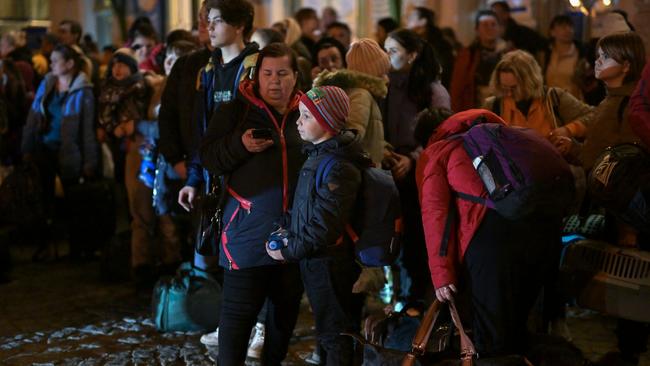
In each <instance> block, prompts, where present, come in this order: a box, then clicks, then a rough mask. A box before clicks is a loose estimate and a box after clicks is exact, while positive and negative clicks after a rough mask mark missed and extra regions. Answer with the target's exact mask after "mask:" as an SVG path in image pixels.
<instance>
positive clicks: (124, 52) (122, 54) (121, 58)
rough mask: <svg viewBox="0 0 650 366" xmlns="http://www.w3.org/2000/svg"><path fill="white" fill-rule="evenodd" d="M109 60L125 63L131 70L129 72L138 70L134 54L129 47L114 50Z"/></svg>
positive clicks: (132, 72) (133, 72)
mask: <svg viewBox="0 0 650 366" xmlns="http://www.w3.org/2000/svg"><path fill="white" fill-rule="evenodd" d="M111 62H112V63H115V62H120V63H123V64H125V65H126V66H128V67H129V69H130V70H131V74H135V73H137V72H138V60H137V59H136V58H135V55H134V54H133V51H132V50H131V49H130V48H126V47H123V48H120V49H118V50H117V51H115V52H114V53H113V59H112V60H111Z"/></svg>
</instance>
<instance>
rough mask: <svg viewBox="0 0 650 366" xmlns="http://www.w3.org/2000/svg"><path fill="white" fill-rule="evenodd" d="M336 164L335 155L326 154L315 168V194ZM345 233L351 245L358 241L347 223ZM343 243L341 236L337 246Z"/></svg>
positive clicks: (357, 236)
mask: <svg viewBox="0 0 650 366" xmlns="http://www.w3.org/2000/svg"><path fill="white" fill-rule="evenodd" d="M336 162H337V158H336V155H334V154H327V155H325V157H324V158H323V160H321V162H320V163H319V164H318V168H316V179H315V180H314V186H315V187H316V193H320V192H319V190H320V186H321V185H322V184H323V182H324V181H325V179H326V178H327V175H328V174H329V173H330V171H331V170H332V167H334V164H335V163H336ZM345 233H346V234H348V236H349V237H350V239H352V242H353V243H356V242H357V241H359V235H357V233H356V232H355V231H354V228H352V225H350V224H349V223H348V224H346V225H345ZM342 242H343V236H341V237H340V238H339V239H338V241H337V244H339V243H342Z"/></svg>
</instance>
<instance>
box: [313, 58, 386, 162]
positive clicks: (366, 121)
mask: <svg viewBox="0 0 650 366" xmlns="http://www.w3.org/2000/svg"><path fill="white" fill-rule="evenodd" d="M324 85H331V86H338V87H339V88H341V89H343V90H345V92H346V93H347V95H348V97H349V98H350V116H349V117H348V122H347V124H346V128H349V129H354V130H357V132H358V134H359V137H360V138H361V145H362V146H363V148H364V149H365V150H366V152H368V154H370V159H371V160H372V162H373V163H374V164H375V165H376V166H380V165H381V161H382V160H383V158H384V147H385V146H386V142H385V140H384V125H383V123H382V116H381V110H380V109H379V105H378V104H377V101H376V99H383V98H385V97H386V94H387V93H388V88H387V86H386V81H385V80H383V79H381V78H378V77H375V76H371V75H368V74H364V73H361V72H357V71H351V70H345V69H342V70H336V71H331V72H330V71H323V72H321V73H320V74H319V75H318V77H316V80H314V86H324Z"/></svg>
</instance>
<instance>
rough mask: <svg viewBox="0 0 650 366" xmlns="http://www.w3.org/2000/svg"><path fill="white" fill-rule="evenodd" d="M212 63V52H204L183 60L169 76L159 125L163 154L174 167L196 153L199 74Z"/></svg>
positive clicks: (181, 59)
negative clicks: (196, 102)
mask: <svg viewBox="0 0 650 366" xmlns="http://www.w3.org/2000/svg"><path fill="white" fill-rule="evenodd" d="M209 59H210V50H209V49H207V48H203V49H201V50H198V51H195V52H193V53H191V54H189V55H185V56H182V57H180V58H179V59H178V60H177V61H176V63H175V64H174V67H173V68H172V71H171V72H170V73H169V77H168V78H167V83H166V84H165V90H164V91H163V95H162V99H161V103H160V114H159V116H158V125H159V128H160V141H159V144H158V146H159V148H160V153H161V154H163V155H164V156H165V159H167V161H169V162H170V163H171V164H172V165H174V164H176V163H178V162H180V161H183V160H186V159H187V158H188V157H189V155H190V153H191V152H192V151H194V150H195V149H196V146H195V144H194V135H195V133H194V128H195V125H198V122H196V123H195V121H194V119H193V117H194V115H195V111H194V106H195V101H194V98H196V97H197V93H196V89H197V82H198V80H199V77H198V74H199V71H201V68H202V67H204V66H205V65H206V64H207V63H208V60H209Z"/></svg>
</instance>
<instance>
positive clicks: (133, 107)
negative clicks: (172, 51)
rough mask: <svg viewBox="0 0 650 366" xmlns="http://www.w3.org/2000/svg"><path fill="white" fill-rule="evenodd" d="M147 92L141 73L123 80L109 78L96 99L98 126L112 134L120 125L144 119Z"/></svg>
mask: <svg viewBox="0 0 650 366" xmlns="http://www.w3.org/2000/svg"><path fill="white" fill-rule="evenodd" d="M148 103H149V90H148V88H147V84H146V82H145V79H144V76H143V75H142V74H141V73H136V74H133V75H131V76H129V77H128V78H126V79H124V80H115V79H114V78H113V77H109V78H108V79H106V81H105V82H104V85H102V88H101V94H99V98H97V104H98V108H99V113H98V117H99V125H100V126H101V127H103V128H104V129H105V130H106V132H108V133H112V132H113V130H115V128H116V127H117V126H119V125H120V124H121V123H124V122H127V121H134V122H138V121H140V120H141V119H145V118H146V111H147V106H148Z"/></svg>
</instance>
